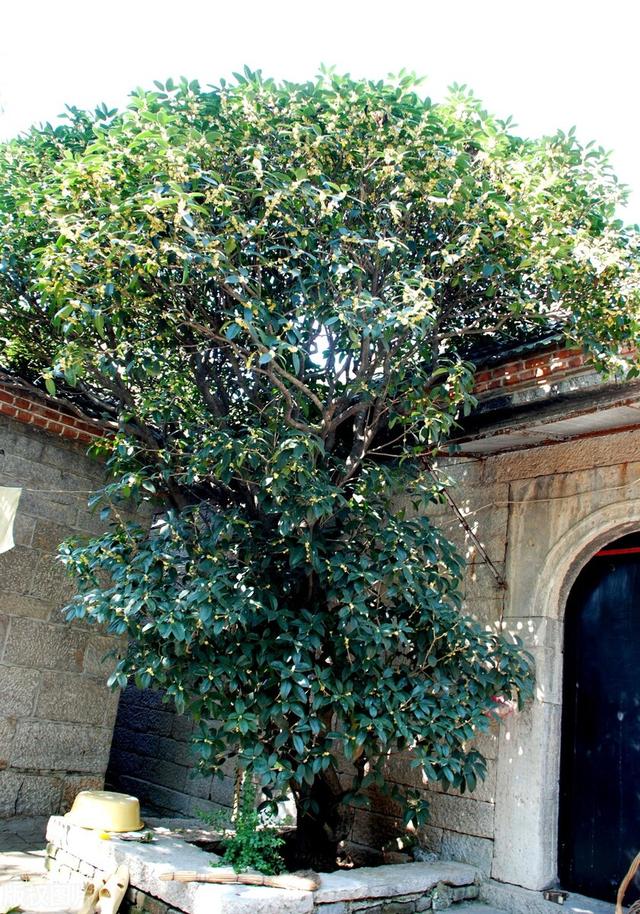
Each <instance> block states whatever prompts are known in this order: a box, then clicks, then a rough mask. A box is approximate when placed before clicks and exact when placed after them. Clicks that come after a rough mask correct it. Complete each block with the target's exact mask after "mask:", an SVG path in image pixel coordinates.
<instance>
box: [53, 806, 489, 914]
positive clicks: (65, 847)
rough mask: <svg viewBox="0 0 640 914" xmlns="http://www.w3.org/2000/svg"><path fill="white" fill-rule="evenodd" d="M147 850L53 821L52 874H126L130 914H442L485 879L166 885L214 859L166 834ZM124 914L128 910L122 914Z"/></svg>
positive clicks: (406, 876) (442, 869)
mask: <svg viewBox="0 0 640 914" xmlns="http://www.w3.org/2000/svg"><path fill="white" fill-rule="evenodd" d="M152 830H153V831H154V832H155V835H156V837H155V840H154V841H153V842H151V843H149V844H140V843H136V842H131V841H123V840H122V839H119V838H117V837H115V836H112V837H111V838H110V839H109V840H104V839H102V838H100V836H99V834H98V833H97V832H94V831H89V830H87V829H83V828H79V827H78V826H74V825H71V824H69V823H68V822H67V821H66V820H65V819H64V818H63V817H62V816H53V817H52V818H51V819H49V824H48V826H47V841H48V848H47V850H48V854H49V867H50V869H51V870H52V871H54V872H55V873H56V874H57V875H58V877H60V876H65V877H67V878H69V879H72V878H74V877H76V875H77V873H82V874H83V875H84V876H85V877H86V878H87V879H89V878H91V877H92V876H93V875H94V873H95V872H96V871H100V872H108V871H112V870H114V869H115V868H116V867H117V866H119V865H120V864H125V865H126V866H128V867H129V872H130V892H129V894H128V908H129V911H130V912H131V914H139V912H142V911H145V912H149V914H173V912H184V914H310V912H317V914H351V912H354V914H355V912H363V914H412V912H422V911H428V910H431V909H434V910H443V909H444V908H447V907H449V906H450V905H451V904H452V903H453V902H463V901H465V900H469V899H475V898H477V897H478V894H479V881H480V876H479V874H478V871H477V870H476V869H475V867H472V866H468V865H466V864H463V863H448V862H436V863H402V864H395V865H387V866H379V867H362V868H359V869H354V870H341V871H339V872H336V873H321V874H320V879H321V882H320V888H319V889H318V890H317V891H316V892H297V891H291V890H285V889H270V888H264V887H263V886H240V885H235V884H232V885H212V884H206V883H177V882H164V881H162V880H161V879H160V876H161V874H163V873H168V872H171V871H173V870H195V871H196V872H202V873H210V872H211V867H210V861H211V860H215V859H217V858H216V857H215V855H214V854H211V853H209V852H205V851H203V850H201V849H200V848H198V847H195V846H193V845H191V844H188V843H187V842H186V841H185V840H184V839H183V838H181V837H179V836H177V835H176V834H175V833H169V834H166V831H167V829H163V828H161V827H158V828H154V829H152ZM123 910H124V911H125V914H126V910H127V908H126V907H125V909H123Z"/></svg>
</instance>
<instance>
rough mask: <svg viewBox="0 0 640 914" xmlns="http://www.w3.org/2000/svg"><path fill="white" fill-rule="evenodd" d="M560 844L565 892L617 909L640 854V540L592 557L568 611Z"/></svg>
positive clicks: (613, 546) (626, 541) (621, 542)
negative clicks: (624, 879)
mask: <svg viewBox="0 0 640 914" xmlns="http://www.w3.org/2000/svg"><path fill="white" fill-rule="evenodd" d="M559 838H560V846H559V872H560V880H561V884H562V887H563V888H565V889H568V890H570V891H575V892H581V893H582V894H584V895H589V896H591V897H593V898H601V899H604V900H606V901H614V900H615V894H616V890H617V887H618V885H619V883H620V881H621V879H622V877H623V876H624V875H625V873H626V871H627V869H628V867H629V864H630V862H631V860H632V858H633V857H634V856H635V854H636V853H638V851H640V535H639V534H633V535H632V536H627V537H624V538H623V539H620V540H617V541H616V542H614V543H611V545H609V546H607V547H606V548H605V549H603V550H602V551H601V552H599V553H598V554H597V555H596V556H594V558H593V559H591V561H590V562H589V563H588V564H587V566H586V567H585V568H584V569H583V571H582V572H581V573H580V576H579V577H578V579H577V581H576V583H575V585H574V587H573V589H572V591H571V594H570V596H569V600H568V603H567V611H566V621H565V648H564V696H563V716H562V759H561V769H560V821H559ZM637 896H638V893H637V891H636V892H635V894H634V892H633V890H630V892H629V895H628V896H627V898H628V899H629V900H633V899H634V898H636V897H637Z"/></svg>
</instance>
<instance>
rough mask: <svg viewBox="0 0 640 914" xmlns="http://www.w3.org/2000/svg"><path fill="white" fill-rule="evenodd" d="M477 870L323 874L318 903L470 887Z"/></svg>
mask: <svg viewBox="0 0 640 914" xmlns="http://www.w3.org/2000/svg"><path fill="white" fill-rule="evenodd" d="M475 878H476V870H475V868H474V867H471V866H466V865H465V864H462V863H404V864H398V865H395V866H394V865H392V866H376V867H361V868H360V869H355V870H343V871H341V872H338V873H323V875H322V884H321V886H320V888H319V889H318V891H317V892H316V893H315V897H316V903H322V902H327V901H345V900H351V899H357V898H384V897H390V896H393V895H408V894H411V893H416V894H417V893H422V894H424V893H425V892H428V891H430V890H431V889H433V888H435V887H436V886H437V885H438V884H439V883H442V884H443V885H446V886H459V885H471V884H473V882H474V880H475Z"/></svg>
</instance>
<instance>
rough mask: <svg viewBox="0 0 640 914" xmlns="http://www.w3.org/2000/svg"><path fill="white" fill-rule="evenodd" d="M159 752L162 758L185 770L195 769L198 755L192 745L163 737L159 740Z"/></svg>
mask: <svg viewBox="0 0 640 914" xmlns="http://www.w3.org/2000/svg"><path fill="white" fill-rule="evenodd" d="M157 752H158V755H159V756H160V758H163V759H166V761H168V762H173V763H174V764H176V765H183V766H184V767H185V768H193V766H194V765H195V764H196V754H195V750H194V747H193V746H192V744H191V743H185V742H182V741H178V740H175V739H170V738H168V737H165V736H163V737H160V739H159V743H158V748H157Z"/></svg>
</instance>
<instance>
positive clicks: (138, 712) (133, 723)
mask: <svg viewBox="0 0 640 914" xmlns="http://www.w3.org/2000/svg"><path fill="white" fill-rule="evenodd" d="M118 722H119V724H120V725H122V726H124V727H127V729H129V730H140V731H142V732H150V733H155V734H157V735H158V736H167V735H168V734H169V733H171V725H172V723H173V715H172V714H171V713H170V712H168V711H149V710H147V709H146V708H140V707H137V706H131V705H128V706H127V705H125V707H124V708H120V710H119V713H118Z"/></svg>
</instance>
